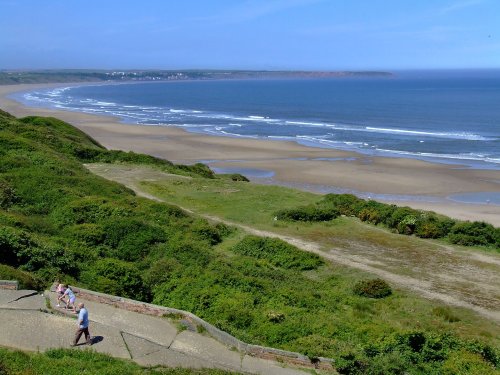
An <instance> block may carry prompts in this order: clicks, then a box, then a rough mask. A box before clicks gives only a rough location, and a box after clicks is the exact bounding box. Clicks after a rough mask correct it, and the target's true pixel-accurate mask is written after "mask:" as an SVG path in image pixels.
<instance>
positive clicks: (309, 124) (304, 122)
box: [285, 121, 329, 126]
mask: <svg viewBox="0 0 500 375" xmlns="http://www.w3.org/2000/svg"><path fill="white" fill-rule="evenodd" d="M285 123H287V124H290V125H305V126H327V125H329V124H325V123H324V122H307V121H285Z"/></svg>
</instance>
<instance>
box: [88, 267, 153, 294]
mask: <svg viewBox="0 0 500 375" xmlns="http://www.w3.org/2000/svg"><path fill="white" fill-rule="evenodd" d="M81 280H82V281H83V282H84V283H85V284H86V285H87V286H88V287H89V288H90V289H92V290H97V291H99V292H103V293H108V294H113V295H117V296H121V297H127V298H133V299H138V300H140V301H145V300H148V299H149V293H148V291H147V290H146V288H145V287H144V284H143V281H142V277H141V272H140V271H139V269H138V268H137V267H136V266H135V265H133V264H132V263H128V262H124V261H121V260H118V259H112V258H103V259H99V260H97V261H96V262H95V263H93V264H91V265H88V266H87V268H86V269H85V270H84V271H83V272H82V273H81Z"/></svg>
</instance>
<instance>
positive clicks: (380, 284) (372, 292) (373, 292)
mask: <svg viewBox="0 0 500 375" xmlns="http://www.w3.org/2000/svg"><path fill="white" fill-rule="evenodd" d="M353 291H354V293H355V294H357V295H358V296H362V297H370V298H384V297H387V296H389V295H391V294H392V289H391V287H390V285H389V284H387V282H386V281H385V280H382V279H371V280H361V281H358V282H357V283H356V285H354V289H353Z"/></svg>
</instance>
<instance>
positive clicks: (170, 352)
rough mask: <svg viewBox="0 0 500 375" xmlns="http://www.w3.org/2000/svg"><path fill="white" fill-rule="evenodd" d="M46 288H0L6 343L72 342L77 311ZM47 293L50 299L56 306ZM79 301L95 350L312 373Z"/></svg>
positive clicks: (46, 345)
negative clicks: (59, 302) (62, 304)
mask: <svg viewBox="0 0 500 375" xmlns="http://www.w3.org/2000/svg"><path fill="white" fill-rule="evenodd" d="M46 293H47V296H42V295H39V294H37V293H36V292H33V291H12V290H0V332H1V333H2V334H0V345H1V346H7V347H13V348H18V349H22V350H30V351H35V350H36V351H38V350H39V351H44V350H47V349H50V348H60V347H63V348H69V347H70V344H71V341H72V339H73V336H74V332H75V330H76V315H75V314H73V313H71V312H70V311H66V310H65V309H63V308H58V307H57V306H56V305H57V300H56V295H55V293H53V292H46ZM45 297H48V298H49V300H50V307H51V309H49V308H48V307H47V304H46V298H45ZM77 302H84V303H85V306H86V307H87V309H88V311H89V319H90V334H91V335H92V337H93V345H92V350H95V351H97V352H101V353H107V354H110V355H112V356H113V357H118V358H126V359H132V360H133V361H135V362H137V363H138V364H140V365H142V366H157V365H160V366H166V367H186V368H198V369H199V368H219V369H224V370H230V371H236V372H241V373H249V374H277V375H281V374H304V373H310V372H304V371H301V370H299V369H292V368H284V367H282V366H281V365H280V364H279V363H277V362H274V361H268V360H264V359H260V358H254V357H251V356H248V355H244V354H241V353H239V352H236V351H233V350H231V349H229V348H228V347H226V346H224V345H223V344H221V343H220V342H218V341H216V340H215V339H213V338H211V337H208V336H205V335H203V334H199V333H197V332H191V331H189V330H179V329H178V327H177V326H176V324H175V323H173V322H171V321H169V320H168V319H165V318H159V317H154V316H149V315H143V314H140V313H135V312H130V311H126V310H122V309H118V308H115V307H112V306H109V305H105V304H100V303H96V302H92V301H85V300H82V299H78V296H77ZM81 342H82V343H83V338H82V339H81ZM77 348H88V346H86V345H80V346H78V347H77ZM76 350H78V349H76Z"/></svg>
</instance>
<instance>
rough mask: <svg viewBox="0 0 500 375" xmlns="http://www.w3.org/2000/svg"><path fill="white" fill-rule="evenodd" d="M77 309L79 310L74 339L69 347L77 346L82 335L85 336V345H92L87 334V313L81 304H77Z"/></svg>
mask: <svg viewBox="0 0 500 375" xmlns="http://www.w3.org/2000/svg"><path fill="white" fill-rule="evenodd" d="M78 308H79V309H80V312H79V313H78V329H77V331H76V333H75V339H74V340H73V344H72V345H71V346H76V345H77V344H78V341H80V337H82V334H85V340H86V341H87V345H92V340H91V339H90V333H89V313H88V311H87V309H86V308H85V305H84V304H83V303H82V302H80V303H79V304H78Z"/></svg>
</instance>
